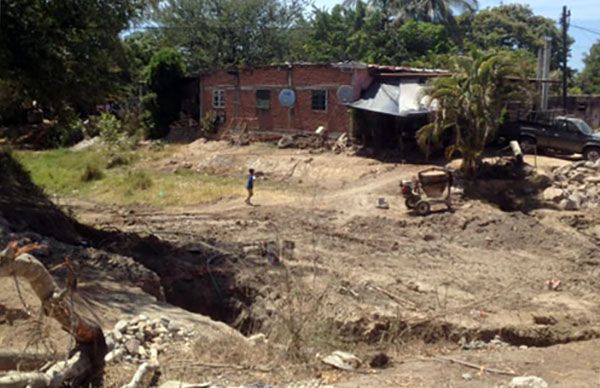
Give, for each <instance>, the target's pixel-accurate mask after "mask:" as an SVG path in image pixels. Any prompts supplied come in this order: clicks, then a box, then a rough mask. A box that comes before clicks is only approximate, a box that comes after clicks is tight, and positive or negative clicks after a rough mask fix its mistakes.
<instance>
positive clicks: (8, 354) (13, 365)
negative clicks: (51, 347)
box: [0, 350, 59, 371]
mask: <svg viewBox="0 0 600 388" xmlns="http://www.w3.org/2000/svg"><path fill="white" fill-rule="evenodd" d="M58 359H59V357H57V356H54V355H51V354H44V353H24V352H20V351H17V350H2V351H0V371H3V370H15V369H18V370H33V369H38V368H41V367H42V366H44V364H46V363H47V362H48V361H56V360H58Z"/></svg>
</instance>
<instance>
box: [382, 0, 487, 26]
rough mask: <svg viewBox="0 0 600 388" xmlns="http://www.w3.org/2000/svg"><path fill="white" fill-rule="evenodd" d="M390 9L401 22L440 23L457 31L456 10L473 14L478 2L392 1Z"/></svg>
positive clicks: (467, 0)
mask: <svg viewBox="0 0 600 388" xmlns="http://www.w3.org/2000/svg"><path fill="white" fill-rule="evenodd" d="M389 3H390V9H391V10H392V11H393V12H395V16H396V18H398V19H399V20H401V21H403V20H410V19H412V20H420V21H427V22H432V23H440V24H444V25H445V26H447V27H449V28H452V29H455V28H456V25H457V24H456V20H455V19H454V12H453V11H454V10H458V11H461V12H465V11H467V12H473V11H475V10H476V9H477V0H425V1H423V0H390V1H389Z"/></svg>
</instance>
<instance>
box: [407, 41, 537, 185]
mask: <svg viewBox="0 0 600 388" xmlns="http://www.w3.org/2000/svg"><path fill="white" fill-rule="evenodd" d="M519 63H520V60H518V59H517V58H515V57H513V56H512V55H509V54H508V53H495V52H492V53H483V52H480V51H472V52H470V53H469V54H468V55H465V56H461V57H456V58H454V60H453V64H452V67H451V69H450V70H451V71H452V75H451V76H449V77H444V78H437V79H436V80H434V81H433V83H432V84H431V85H430V86H429V87H428V88H427V89H426V91H425V94H426V95H427V96H428V100H429V101H430V105H431V106H432V107H434V108H435V110H436V112H435V114H434V116H433V121H432V122H431V123H430V124H428V125H426V126H424V127H423V128H421V129H420V130H419V132H418V133H417V141H418V143H419V146H420V147H421V148H422V149H423V150H425V152H426V153H427V154H429V152H430V150H431V148H432V147H433V146H435V145H438V144H439V143H440V139H441V138H442V137H443V135H444V134H445V133H447V132H448V131H451V130H453V131H454V133H453V134H454V136H453V137H454V140H453V144H452V145H450V146H449V147H448V148H446V157H447V158H451V157H452V156H453V155H454V154H456V153H458V154H460V155H461V157H462V166H461V169H462V171H463V172H464V173H465V175H467V176H474V175H475V174H476V173H477V171H478V169H479V166H480V165H481V160H482V153H483V150H484V147H485V146H486V144H488V143H489V142H490V141H491V140H493V138H494V136H495V133H496V131H497V129H498V127H499V126H500V124H501V123H502V120H503V118H504V116H505V112H506V105H507V103H508V102H509V101H510V102H523V103H525V104H527V103H529V102H530V101H531V100H530V98H531V92H530V88H529V84H528V82H527V80H526V79H525V74H523V73H524V71H523V70H522V69H524V68H525V67H523V66H520V65H519Z"/></svg>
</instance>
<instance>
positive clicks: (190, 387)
mask: <svg viewBox="0 0 600 388" xmlns="http://www.w3.org/2000/svg"><path fill="white" fill-rule="evenodd" d="M316 387H323V385H319V386H316ZM316 387H315V388H316ZM159 388H275V387H274V386H273V385H270V384H263V383H257V384H248V385H240V386H235V387H232V386H225V385H219V384H212V383H201V384H190V383H184V382H182V381H167V382H165V383H163V384H161V385H160V386H159ZM299 388H300V387H299ZM302 388H304V387H302Z"/></svg>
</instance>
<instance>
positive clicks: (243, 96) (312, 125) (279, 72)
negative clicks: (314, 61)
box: [200, 65, 354, 133]
mask: <svg viewBox="0 0 600 388" xmlns="http://www.w3.org/2000/svg"><path fill="white" fill-rule="evenodd" d="M353 76H354V71H353V70H342V69H340V68H336V67H333V66H329V65H294V66H292V67H291V68H290V67H288V66H286V65H284V66H269V67H261V68H257V69H245V70H240V71H239V74H236V73H235V72H227V71H223V70H220V71H216V72H213V73H210V74H206V75H204V76H202V77H201V80H200V82H201V90H202V92H201V106H202V112H203V114H206V113H207V112H215V113H219V114H222V115H224V119H225V122H224V123H223V124H221V125H222V126H225V127H227V128H233V127H235V126H236V125H238V123H239V122H241V121H243V122H245V126H247V127H248V128H249V129H254V130H264V131H277V132H292V131H308V132H313V131H314V130H315V129H316V128H318V127H319V126H324V127H325V128H326V130H327V132H329V133H340V132H345V131H346V130H347V129H348V125H349V114H348V109H347V107H345V106H344V105H342V104H340V103H339V102H338V100H337V97H336V92H337V90H338V88H339V87H340V86H342V85H352V84H353ZM285 88H291V89H294V90H295V91H296V104H295V106H294V107H293V108H291V109H289V108H286V107H283V106H281V104H280V103H279V99H278V97H279V93H280V91H281V90H282V89H285ZM215 89H221V90H224V100H225V106H224V108H222V109H221V108H215V107H213V91H214V90H215ZM315 89H319V90H325V91H326V93H327V109H326V110H325V111H316V110H313V109H312V91H313V90H315ZM257 90H270V92H271V96H270V108H269V109H267V110H262V109H258V108H257V106H256V91H257Z"/></svg>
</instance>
